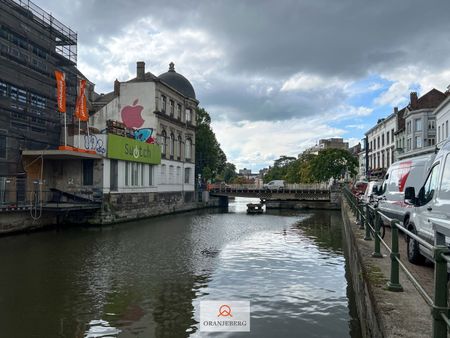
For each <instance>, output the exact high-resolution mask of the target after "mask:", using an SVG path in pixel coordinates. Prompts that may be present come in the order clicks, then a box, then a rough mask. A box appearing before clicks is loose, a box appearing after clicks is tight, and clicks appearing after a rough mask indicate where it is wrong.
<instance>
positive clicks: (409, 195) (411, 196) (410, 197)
mask: <svg viewBox="0 0 450 338" xmlns="http://www.w3.org/2000/svg"><path fill="white" fill-rule="evenodd" d="M415 200H416V191H415V189H414V187H406V189H405V202H407V203H409V204H414V202H415Z"/></svg>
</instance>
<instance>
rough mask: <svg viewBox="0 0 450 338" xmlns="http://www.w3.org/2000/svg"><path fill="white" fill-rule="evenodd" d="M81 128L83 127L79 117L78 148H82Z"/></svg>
mask: <svg viewBox="0 0 450 338" xmlns="http://www.w3.org/2000/svg"><path fill="white" fill-rule="evenodd" d="M80 129H81V121H80V119H78V149H80V148H81V140H80V138H81V133H80Z"/></svg>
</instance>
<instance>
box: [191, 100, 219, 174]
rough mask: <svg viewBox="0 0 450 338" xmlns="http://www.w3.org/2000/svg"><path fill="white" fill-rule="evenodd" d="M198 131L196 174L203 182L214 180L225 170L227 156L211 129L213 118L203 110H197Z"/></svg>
mask: <svg viewBox="0 0 450 338" xmlns="http://www.w3.org/2000/svg"><path fill="white" fill-rule="evenodd" d="M196 112H197V131H196V134H195V159H196V161H195V173H196V176H198V175H199V174H200V175H202V178H203V180H209V179H214V178H215V177H216V176H217V175H218V174H219V173H221V172H223V170H224V169H225V164H226V162H227V156H226V155H225V153H224V152H223V150H222V149H221V148H220V144H219V142H218V141H217V139H216V135H215V134H214V132H213V130H212V128H211V117H210V115H209V114H208V112H207V111H206V110H205V109H203V108H197V111H196Z"/></svg>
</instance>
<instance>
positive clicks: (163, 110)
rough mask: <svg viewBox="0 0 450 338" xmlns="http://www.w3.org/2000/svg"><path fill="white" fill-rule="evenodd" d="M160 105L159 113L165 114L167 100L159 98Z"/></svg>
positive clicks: (163, 97)
mask: <svg viewBox="0 0 450 338" xmlns="http://www.w3.org/2000/svg"><path fill="white" fill-rule="evenodd" d="M161 104H162V108H161V111H162V112H163V113H165V112H166V109H167V99H166V97H165V96H164V95H163V96H161Z"/></svg>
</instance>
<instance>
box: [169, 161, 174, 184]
mask: <svg viewBox="0 0 450 338" xmlns="http://www.w3.org/2000/svg"><path fill="white" fill-rule="evenodd" d="M174 180H175V167H174V166H173V165H171V166H169V183H171V184H173V183H175V181H174Z"/></svg>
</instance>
